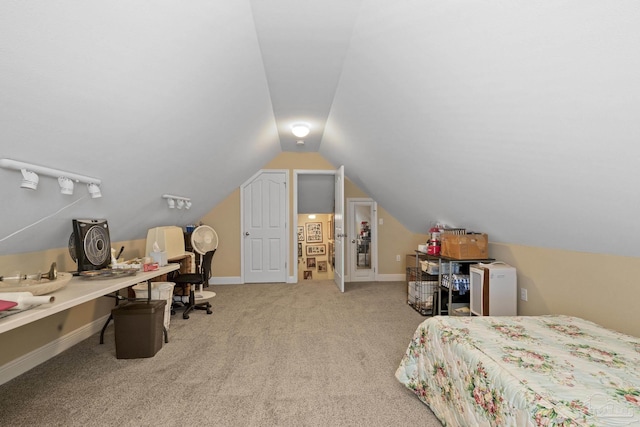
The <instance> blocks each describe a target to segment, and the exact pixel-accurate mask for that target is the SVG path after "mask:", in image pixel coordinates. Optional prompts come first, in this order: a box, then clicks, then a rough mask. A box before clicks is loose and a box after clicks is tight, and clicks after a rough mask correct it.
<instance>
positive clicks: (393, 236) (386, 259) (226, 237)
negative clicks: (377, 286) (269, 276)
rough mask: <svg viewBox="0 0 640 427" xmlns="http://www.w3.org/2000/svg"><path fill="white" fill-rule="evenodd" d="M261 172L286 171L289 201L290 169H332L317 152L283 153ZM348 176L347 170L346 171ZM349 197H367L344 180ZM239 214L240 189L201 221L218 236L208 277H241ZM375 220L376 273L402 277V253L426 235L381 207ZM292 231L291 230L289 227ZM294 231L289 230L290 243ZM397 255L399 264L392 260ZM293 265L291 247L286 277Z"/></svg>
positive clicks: (291, 210) (290, 272)
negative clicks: (379, 222) (379, 219)
mask: <svg viewBox="0 0 640 427" xmlns="http://www.w3.org/2000/svg"><path fill="white" fill-rule="evenodd" d="M264 169H278V170H288V171H289V179H290V182H291V185H289V198H290V199H289V200H293V171H294V170H335V167H334V166H333V165H331V164H330V163H329V162H328V161H327V160H326V159H325V158H324V157H322V156H321V155H320V154H318V153H292V152H285V153H281V154H280V155H278V156H276V157H275V158H274V159H273V160H271V161H270V162H269V163H267V164H266V165H265V166H264ZM347 175H348V171H347ZM349 197H354V198H355V197H370V196H369V195H368V194H366V193H364V192H363V191H362V190H361V189H360V188H358V187H357V186H356V185H355V184H353V183H352V182H351V181H349V179H345V199H346V198H349ZM240 215H241V212H240V189H239V188H238V189H237V190H236V191H234V192H233V193H232V194H230V195H229V196H228V197H227V198H226V199H225V200H223V201H222V203H220V204H218V206H216V207H215V208H213V209H212V210H211V211H210V212H209V213H208V214H206V215H205V216H204V217H202V219H201V222H202V223H203V224H207V225H210V226H212V227H213V228H215V230H216V232H217V233H218V235H219V237H220V245H219V247H218V252H216V255H215V257H214V260H213V264H212V269H213V270H212V274H213V276H214V278H215V277H232V278H237V277H239V276H240V275H241V265H240V260H241V247H240V245H241V239H242V236H241V228H242V227H241V224H240V220H241V217H240ZM293 215H294V212H293V203H291V204H290V212H289V224H293ZM378 218H383V221H384V224H383V225H378V274H402V275H403V274H404V273H405V254H407V253H413V250H414V249H416V248H417V247H418V243H425V242H426V240H427V236H426V235H418V236H416V235H414V234H413V233H411V232H410V231H409V230H407V229H406V228H405V227H404V226H403V225H402V224H400V223H399V222H398V221H397V220H396V219H395V218H393V217H392V216H391V215H390V214H389V213H388V212H387V211H385V210H384V207H381V206H378ZM292 228H293V227H292ZM294 233H296V230H293V229H292V230H291V235H290V236H289V239H290V241H292V240H291V239H293V236H294ZM396 255H400V258H401V261H400V262H397V261H396ZM294 262H297V253H296V248H292V251H291V256H290V259H289V266H290V268H289V275H292V274H293V263H294Z"/></svg>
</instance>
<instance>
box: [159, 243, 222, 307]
mask: <svg viewBox="0 0 640 427" xmlns="http://www.w3.org/2000/svg"><path fill="white" fill-rule="evenodd" d="M215 253H216V249H214V250H212V251H209V252H207V253H205V254H204V255H202V262H201V263H200V266H197V267H196V272H195V273H179V272H178V273H177V274H176V275H174V276H173V277H172V278H171V279H170V281H172V282H174V283H175V284H176V286H179V287H181V288H182V295H184V294H185V291H186V288H187V286H188V285H191V289H190V290H189V302H188V303H186V304H185V309H184V312H183V313H182V318H183V319H188V318H189V313H190V312H191V311H192V310H207V314H211V313H213V311H211V304H210V303H209V302H208V301H205V302H201V303H197V304H196V286H209V279H210V278H211V260H212V259H213V255H214V254H215Z"/></svg>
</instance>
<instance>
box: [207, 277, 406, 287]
mask: <svg viewBox="0 0 640 427" xmlns="http://www.w3.org/2000/svg"><path fill="white" fill-rule="evenodd" d="M344 279H345V282H348V281H349V277H348V276H345V278H344ZM405 280H406V274H376V279H375V281H376V282H404V281H405ZM297 282H298V281H297V280H296V279H295V277H293V276H288V277H287V283H297ZM209 284H210V285H242V284H244V282H243V281H242V277H239V276H238V277H212V278H211V279H210V280H209Z"/></svg>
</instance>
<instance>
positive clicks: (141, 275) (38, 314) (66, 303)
mask: <svg viewBox="0 0 640 427" xmlns="http://www.w3.org/2000/svg"><path fill="white" fill-rule="evenodd" d="M179 268H180V264H169V265H167V266H164V267H160V268H159V269H158V270H155V271H147V272H138V273H137V274H136V275H135V276H126V277H120V278H116V279H108V280H87V279H83V278H80V277H73V278H71V280H70V281H69V283H67V286H65V287H64V288H62V289H59V290H57V291H55V292H53V293H51V294H50V295H53V296H54V297H55V301H54V302H52V303H50V304H42V305H39V306H37V307H34V308H31V309H28V310H25V311H22V312H20V313H16V314H12V315H10V316H7V317H4V318H2V319H0V333H3V332H7V331H10V330H12V329H15V328H19V327H20V326H24V325H26V324H28V323H31V322H35V321H36V320H40V319H42V318H45V317H47V316H51V315H52V314H55V313H59V312H61V311H64V310H68V309H70V308H72V307H75V306H77V305H80V304H82V303H85V302H87V301H91V300H94V299H96V298H99V297H101V296H104V295H107V294H110V293H113V292H116V291H119V290H120V289H124V288H127V287H129V286H132V285H135V284H137V283H140V282H146V281H147V280H151V279H153V278H155V277H158V276H162V275H163V274H167V273H170V272H172V271H175V270H178V269H179ZM1 297H2V293H0V298H1Z"/></svg>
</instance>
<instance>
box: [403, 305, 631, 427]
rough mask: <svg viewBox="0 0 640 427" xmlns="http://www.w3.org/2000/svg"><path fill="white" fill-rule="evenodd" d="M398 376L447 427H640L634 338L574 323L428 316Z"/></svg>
mask: <svg viewBox="0 0 640 427" xmlns="http://www.w3.org/2000/svg"><path fill="white" fill-rule="evenodd" d="M395 375H396V378H397V379H398V380H399V381H400V382H401V383H403V384H404V385H405V386H406V387H407V388H409V389H410V390H411V391H412V392H413V393H415V394H416V395H417V396H418V398H419V399H420V400H421V401H422V402H424V403H425V404H427V405H428V406H429V408H431V410H432V411H433V413H434V414H435V415H436V416H437V417H438V418H439V419H440V421H441V422H442V423H443V425H447V426H475V425H480V426H556V425H558V426H630V425H640V339H639V338H635V337H632V336H628V335H624V334H620V333H617V332H614V331H611V330H608V329H605V328H603V327H601V326H598V325H596V324H595V323H592V322H589V321H586V320H583V319H580V318H577V317H569V316H520V317H456V316H435V317H430V318H428V319H427V320H425V321H424V322H422V323H421V324H420V325H419V326H418V328H417V330H416V331H415V334H414V336H413V339H412V340H411V342H410V344H409V347H408V348H407V351H406V353H405V355H404V357H403V358H402V361H401V362H400V366H399V367H398V369H397V371H396V374H395Z"/></svg>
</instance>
